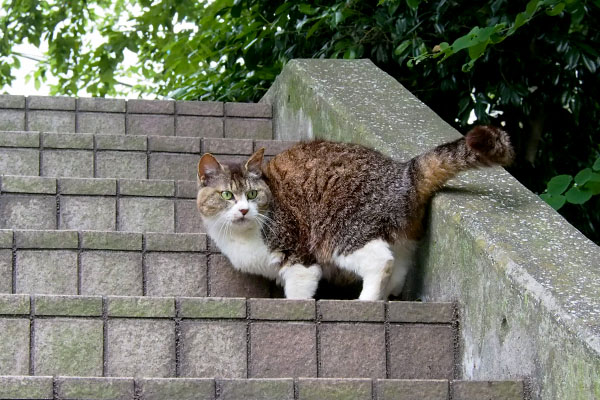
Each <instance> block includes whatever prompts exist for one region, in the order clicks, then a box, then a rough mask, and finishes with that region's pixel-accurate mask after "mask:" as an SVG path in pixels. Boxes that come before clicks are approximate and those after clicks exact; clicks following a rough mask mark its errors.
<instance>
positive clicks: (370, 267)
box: [333, 239, 394, 300]
mask: <svg viewBox="0 0 600 400" xmlns="http://www.w3.org/2000/svg"><path fill="white" fill-rule="evenodd" d="M333 260H334V262H335V263H336V264H337V265H338V267H340V268H343V269H346V270H349V271H352V272H354V273H356V274H357V275H358V276H360V277H361V278H362V279H363V288H362V291H361V292H360V296H359V297H358V299H359V300H381V299H383V298H384V296H387V292H386V290H387V286H388V281H389V279H390V276H391V274H392V270H393V266H394V255H393V254H392V251H391V249H390V245H389V244H388V243H387V242H386V241H384V240H382V239H375V240H371V241H370V242H368V243H367V244H365V245H364V246H363V247H361V248H360V249H358V250H355V251H353V252H351V253H348V254H344V255H337V254H336V255H334V256H333Z"/></svg>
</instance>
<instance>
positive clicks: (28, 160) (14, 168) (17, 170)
mask: <svg viewBox="0 0 600 400" xmlns="http://www.w3.org/2000/svg"><path fill="white" fill-rule="evenodd" d="M0 118H2V115H0ZM0 173H2V174H3V175H39V174H40V152H39V150H33V149H6V148H4V149H0Z"/></svg>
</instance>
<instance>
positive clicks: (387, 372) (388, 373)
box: [383, 301, 391, 379]
mask: <svg viewBox="0 0 600 400" xmlns="http://www.w3.org/2000/svg"><path fill="white" fill-rule="evenodd" d="M388 306H389V302H387V301H386V302H385V303H384V304H383V307H384V319H383V327H384V332H385V333H384V335H385V336H384V347H385V379H390V376H391V371H390V319H389V307H388Z"/></svg>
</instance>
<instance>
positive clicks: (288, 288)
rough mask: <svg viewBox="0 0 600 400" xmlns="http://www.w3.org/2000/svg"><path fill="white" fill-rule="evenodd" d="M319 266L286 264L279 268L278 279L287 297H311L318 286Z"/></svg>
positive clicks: (320, 274) (319, 277)
mask: <svg viewBox="0 0 600 400" xmlns="http://www.w3.org/2000/svg"><path fill="white" fill-rule="evenodd" d="M321 276H322V271H321V267H320V266H319V265H317V264H313V265H311V266H310V267H306V266H304V265H302V264H288V265H285V266H283V267H282V268H281V269H280V270H279V279H280V280H281V283H282V284H283V292H284V293H285V297H286V298H287V299H312V298H313V296H314V295H315V292H316V291H317V286H319V281H320V280H321Z"/></svg>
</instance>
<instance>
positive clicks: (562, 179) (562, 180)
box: [546, 175, 573, 195]
mask: <svg viewBox="0 0 600 400" xmlns="http://www.w3.org/2000/svg"><path fill="white" fill-rule="evenodd" d="M571 181H573V177H572V176H571V175H557V176H555V177H554V178H552V179H550V181H549V182H548V187H547V189H546V190H547V191H548V193H550V194H552V195H559V194H562V193H563V192H564V191H565V190H566V189H567V188H568V187H569V184H570V183H571Z"/></svg>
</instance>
